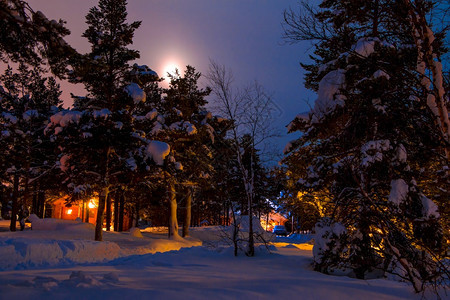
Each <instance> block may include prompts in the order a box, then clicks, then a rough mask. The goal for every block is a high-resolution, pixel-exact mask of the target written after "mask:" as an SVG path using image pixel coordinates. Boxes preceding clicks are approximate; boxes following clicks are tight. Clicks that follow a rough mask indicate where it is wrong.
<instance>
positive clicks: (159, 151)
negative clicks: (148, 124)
mask: <svg viewBox="0 0 450 300" xmlns="http://www.w3.org/2000/svg"><path fill="white" fill-rule="evenodd" d="M146 153H147V156H148V157H150V158H151V159H153V161H154V162H155V163H156V164H157V165H159V166H162V165H163V164H164V159H165V158H166V156H167V155H169V153H170V146H169V145H168V144H167V143H164V142H160V141H151V142H150V143H149V144H148V146H147V148H146Z"/></svg>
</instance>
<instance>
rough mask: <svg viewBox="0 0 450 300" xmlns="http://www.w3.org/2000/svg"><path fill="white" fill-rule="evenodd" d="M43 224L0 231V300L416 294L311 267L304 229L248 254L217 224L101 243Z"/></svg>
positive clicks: (87, 232)
mask: <svg viewBox="0 0 450 300" xmlns="http://www.w3.org/2000/svg"><path fill="white" fill-rule="evenodd" d="M46 222H47V223H46V224H43V225H45V226H43V227H42V230H37V229H36V227H35V230H25V231H23V232H15V233H11V232H1V233H0V300H1V299H8V300H10V299H16V298H19V297H20V298H24V299H33V300H35V299H77V300H79V299H121V300H123V299H133V300H134V299H184V300H185V299H276V298H278V299H317V300H333V299H339V300H341V299H377V300H378V299H386V300H387V299H420V298H421V297H420V295H415V294H414V293H413V291H412V288H411V287H410V286H408V285H407V284H404V283H399V282H394V281H388V280H381V279H377V280H357V279H352V278H348V277H337V276H328V275H324V274H321V273H317V272H314V271H313V270H311V261H312V253H311V252H312V251H311V249H312V245H309V244H305V243H304V242H306V241H307V240H309V238H310V237H308V236H304V235H302V236H298V237H295V238H287V237H278V238H277V239H276V241H275V243H274V244H273V245H272V246H270V248H271V249H272V253H268V252H267V250H266V248H265V247H264V246H260V247H258V248H257V250H258V251H257V256H256V257H253V258H249V257H245V256H239V257H234V256H233V249H232V248H230V247H225V246H224V245H223V244H222V246H220V247H219V246H218V245H219V244H220V242H218V241H219V240H220V237H219V235H220V234H223V229H219V228H214V227H209V228H204V227H203V228H193V229H192V231H191V233H192V235H193V236H194V237H196V238H197V239H196V238H190V239H188V240H180V241H170V240H167V238H166V235H165V234H164V232H160V231H154V229H150V230H145V231H144V232H142V236H141V237H138V236H134V235H133V234H131V233H126V232H124V233H112V232H106V233H105V240H106V241H107V242H94V241H92V240H91V239H92V236H93V229H92V228H91V227H92V226H90V225H87V224H83V223H81V224H80V223H74V222H67V221H65V222H62V221H58V220H47V221H46ZM44 227H45V228H47V229H45V230H44ZM199 239H200V240H199ZM202 242H203V245H208V246H209V247H207V246H201V244H202ZM214 245H215V246H214ZM189 247H190V248H189ZM137 254H142V255H137ZM429 299H434V297H429Z"/></svg>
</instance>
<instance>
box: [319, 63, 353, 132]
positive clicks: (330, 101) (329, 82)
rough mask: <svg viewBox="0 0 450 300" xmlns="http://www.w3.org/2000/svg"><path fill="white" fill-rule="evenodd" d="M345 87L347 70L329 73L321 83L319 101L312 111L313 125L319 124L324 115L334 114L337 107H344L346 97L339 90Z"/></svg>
mask: <svg viewBox="0 0 450 300" xmlns="http://www.w3.org/2000/svg"><path fill="white" fill-rule="evenodd" d="M344 85H345V70H343V69H338V70H334V71H331V72H329V73H328V74H327V75H325V76H324V77H323V78H322V80H321V81H320V83H319V92H318V96H317V100H316V102H315V103H314V108H313V109H312V111H311V113H312V118H311V121H312V122H313V123H317V122H318V121H319V120H320V119H321V118H322V117H323V116H324V115H326V114H329V113H330V112H332V111H333V110H334V109H335V108H336V106H343V105H344V103H345V102H344V100H345V96H343V95H340V94H339V90H340V89H341V88H343V87H344Z"/></svg>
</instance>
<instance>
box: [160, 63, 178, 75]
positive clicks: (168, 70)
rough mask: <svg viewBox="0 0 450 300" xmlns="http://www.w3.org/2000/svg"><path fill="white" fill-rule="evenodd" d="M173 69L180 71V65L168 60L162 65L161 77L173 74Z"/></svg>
mask: <svg viewBox="0 0 450 300" xmlns="http://www.w3.org/2000/svg"><path fill="white" fill-rule="evenodd" d="M175 70H178V71H179V72H181V70H180V67H179V65H178V64H177V63H175V62H169V63H167V64H166V65H165V66H164V70H163V77H168V74H170V75H175Z"/></svg>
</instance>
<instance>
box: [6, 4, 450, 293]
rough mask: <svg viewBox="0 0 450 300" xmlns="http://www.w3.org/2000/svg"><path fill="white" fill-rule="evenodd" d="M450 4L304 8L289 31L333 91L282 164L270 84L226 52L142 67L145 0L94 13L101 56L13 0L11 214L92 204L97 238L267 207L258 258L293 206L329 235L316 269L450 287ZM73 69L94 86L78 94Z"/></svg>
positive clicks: (288, 21) (300, 218)
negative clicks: (241, 70) (138, 16)
mask: <svg viewBox="0 0 450 300" xmlns="http://www.w3.org/2000/svg"><path fill="white" fill-rule="evenodd" d="M449 10H450V8H449V6H448V3H446V1H428V0H396V1H387V0H370V1H367V0H351V1H332V0H324V1H320V4H319V5H313V4H312V3H311V2H308V1H301V2H300V3H299V5H298V7H295V8H290V9H286V10H285V12H284V19H283V22H282V27H283V31H284V36H283V38H284V39H285V41H287V42H288V43H293V44H295V43H304V42H308V43H311V45H313V46H312V47H313V48H312V50H311V53H309V54H308V57H307V58H304V59H303V58H302V57H299V59H300V61H301V67H302V68H303V69H304V70H305V71H306V75H305V78H304V85H305V87H306V88H308V89H310V90H311V91H313V92H314V93H315V95H316V98H315V102H314V103H313V104H312V105H311V109H310V111H308V112H299V114H298V115H297V116H296V117H295V119H294V120H286V124H288V125H287V129H286V131H287V132H289V133H295V132H296V133H297V134H298V135H297V136H298V138H296V139H294V140H292V141H291V142H290V143H288V144H287V145H286V147H285V149H284V153H283V156H282V158H281V159H280V161H279V163H278V165H275V166H274V165H273V164H272V165H270V164H268V163H266V157H267V156H270V155H272V154H273V153H271V152H270V151H269V150H268V148H270V147H268V145H270V142H271V139H272V138H273V137H275V136H276V135H277V132H276V131H275V130H274V128H273V126H272V123H273V121H274V118H275V116H274V106H273V99H272V98H271V95H270V93H269V92H268V91H267V90H266V89H265V88H264V87H263V86H262V85H261V84H259V83H258V82H254V84H250V85H248V86H246V87H245V88H238V87H237V85H236V82H235V81H234V79H233V74H232V71H231V70H230V69H229V68H228V67H227V66H225V65H222V64H221V63H219V62H217V61H214V60H210V62H209V70H208V71H207V72H205V74H201V73H200V72H199V71H198V70H197V69H196V68H195V67H194V66H190V65H188V66H186V67H185V68H184V71H180V70H176V71H174V72H173V73H168V74H157V73H156V72H155V71H154V70H153V69H151V67H149V66H147V65H139V64H137V63H135V62H134V61H135V60H136V59H138V58H140V52H139V51H138V50H135V49H133V47H132V44H133V37H134V33H135V31H136V30H137V29H138V28H139V27H140V26H141V23H142V22H141V21H131V22H130V21H129V20H128V19H127V16H128V13H127V1H125V0H99V2H98V5H97V6H95V7H93V8H91V9H90V10H89V12H87V14H86V16H85V22H86V26H87V29H86V30H85V31H84V33H83V38H85V39H86V40H87V41H88V42H89V45H90V52H88V53H79V52H78V51H77V50H76V49H75V48H74V47H72V46H71V45H69V44H68V43H67V42H66V41H65V37H67V36H68V35H69V34H70V31H69V29H68V28H67V27H66V23H65V22H64V21H63V20H59V21H55V20H49V19H48V18H47V17H46V16H45V15H44V13H42V12H40V11H34V10H33V8H32V7H30V6H29V5H28V4H27V2H26V1H21V0H0V27H1V28H2V30H1V31H0V59H1V61H2V65H4V72H3V74H2V75H0V132H1V134H0V147H1V149H2V153H1V154H2V155H1V156H0V168H1V173H0V203H1V216H2V218H7V219H10V231H13V232H14V231H16V230H18V228H16V227H17V225H16V221H18V218H21V217H20V215H21V214H22V213H23V211H24V210H29V212H30V213H31V214H34V215H36V216H37V217H39V218H41V219H42V218H46V217H49V214H50V216H51V203H53V202H54V201H55V200H57V199H63V200H64V205H65V207H67V208H70V207H72V206H75V205H79V206H80V207H81V208H82V212H81V221H83V222H89V210H90V209H92V207H91V206H90V204H91V202H92V204H93V206H95V208H96V209H97V211H98V213H96V219H95V236H93V237H92V238H93V239H95V241H102V240H103V234H104V231H123V230H125V228H133V227H139V226H140V225H142V224H144V223H145V224H146V225H150V224H151V225H152V226H167V227H168V236H169V238H170V239H174V240H177V239H180V234H181V236H182V237H188V236H189V235H190V234H189V231H190V228H191V227H196V226H200V225H201V224H208V225H221V226H230V225H231V224H236V222H237V219H239V218H240V217H241V216H250V217H249V218H248V220H249V227H248V230H249V232H248V240H247V241H246V247H247V248H246V251H245V254H246V255H247V256H250V257H252V256H254V255H255V243H257V242H256V241H255V239H256V238H257V233H256V232H254V227H255V226H256V224H253V222H256V221H255V220H260V219H264V218H266V217H267V218H268V216H269V214H270V213H275V212H277V213H280V214H282V215H284V216H285V217H286V218H288V219H289V222H288V224H289V226H287V227H288V229H289V230H292V231H296V232H298V231H300V230H302V231H305V230H307V231H313V232H314V233H315V238H314V249H313V256H314V258H313V267H314V269H315V270H316V271H319V272H322V273H325V274H332V273H333V272H335V271H336V270H351V271H352V274H353V275H354V277H355V278H359V279H366V278H369V277H370V276H378V275H376V274H379V273H377V272H381V273H382V274H386V273H389V274H395V276H398V277H399V278H401V279H402V280H404V281H407V282H410V283H411V284H412V286H413V289H414V291H415V292H417V293H420V292H423V291H424V290H425V289H426V288H427V287H429V286H431V287H432V288H434V289H435V290H437V289H438V288H439V287H441V286H445V285H446V284H448V280H449V274H450V272H449V256H448V255H449V249H450V248H449V240H450V223H449V212H450V207H449V205H448V202H449V199H450V169H449V160H450V121H449V103H450V100H449V91H450V75H449V68H448V67H449V56H448V46H449V40H448V37H447V36H446V33H447V31H448V28H449V27H450V21H449ZM144 22H145V20H144ZM433 22H434V23H433ZM305 56H306V54H305ZM165 78H166V79H167V81H168V82H169V83H168V86H167V87H166V86H164V85H163V84H162V82H163V81H164V79H165ZM200 78H204V79H205V82H206V83H207V84H206V85H203V84H201V83H200ZM58 80H67V81H69V82H71V83H74V84H81V85H83V86H84V89H85V91H86V94H85V95H73V94H72V99H73V104H72V105H71V106H70V107H64V103H63V101H62V99H61V94H62V91H61V88H60V85H59V84H58ZM92 199H94V200H92ZM179 226H180V227H181V230H179ZM237 230H238V229H237ZM292 233H294V232H292ZM236 253H237V252H235V255H236ZM374 274H375V275H374Z"/></svg>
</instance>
